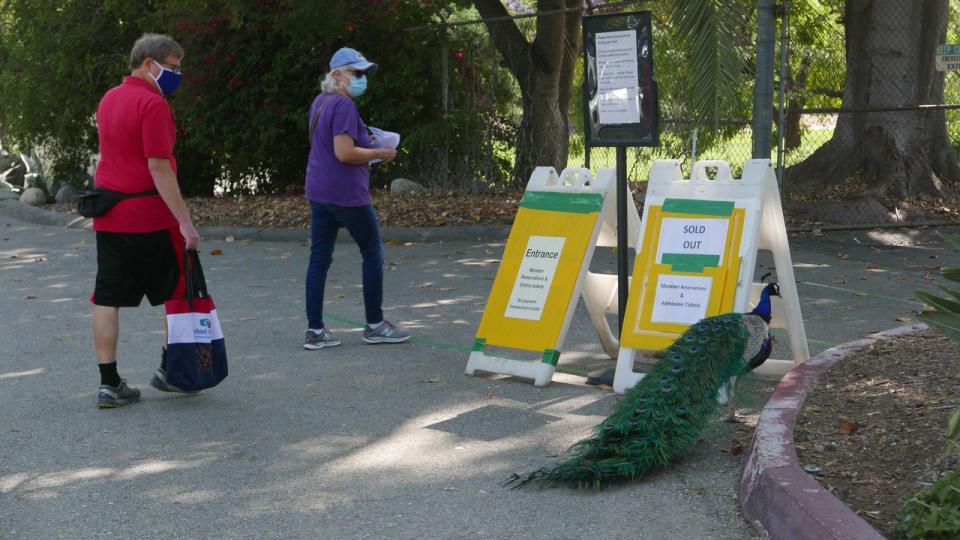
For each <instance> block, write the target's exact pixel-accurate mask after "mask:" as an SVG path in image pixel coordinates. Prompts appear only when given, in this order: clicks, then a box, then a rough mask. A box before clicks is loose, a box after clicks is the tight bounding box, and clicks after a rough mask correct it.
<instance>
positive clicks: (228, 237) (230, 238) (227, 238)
mask: <svg viewBox="0 0 960 540" xmlns="http://www.w3.org/2000/svg"><path fill="white" fill-rule="evenodd" d="M234 240H236V238H234V237H233V235H232V234H230V235H227V237H226V238H224V241H226V242H233V241H234Z"/></svg>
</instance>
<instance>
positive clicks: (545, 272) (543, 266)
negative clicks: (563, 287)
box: [504, 236, 566, 321]
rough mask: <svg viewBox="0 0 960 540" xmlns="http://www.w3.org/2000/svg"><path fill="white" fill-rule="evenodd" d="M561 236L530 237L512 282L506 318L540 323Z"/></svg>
mask: <svg viewBox="0 0 960 540" xmlns="http://www.w3.org/2000/svg"><path fill="white" fill-rule="evenodd" d="M565 241H566V238H564V237H563V236H531V237H530V239H529V240H528V241H527V249H526V251H524V252H523V260H522V261H521V262H520V271H519V272H517V279H516V281H514V282H513V292H511V293H510V300H509V301H508V302H507V311H506V313H504V316H505V317H513V318H515V319H527V320H530V321H539V320H540V317H542V316H543V307H544V305H545V304H546V303H547V296H548V295H549V293H550V285H551V284H552V283H553V276H554V274H556V271H557V262H558V261H560V254H561V253H562V252H563V243H564V242H565Z"/></svg>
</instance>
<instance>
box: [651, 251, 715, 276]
mask: <svg viewBox="0 0 960 540" xmlns="http://www.w3.org/2000/svg"><path fill="white" fill-rule="evenodd" d="M660 262H662V263H663V264H669V265H670V266H671V267H672V268H673V271H674V272H696V273H700V272H703V269H704V268H705V267H708V266H711V267H712V266H720V256H719V255H695V254H689V253H664V254H663V255H662V256H661V257H660Z"/></svg>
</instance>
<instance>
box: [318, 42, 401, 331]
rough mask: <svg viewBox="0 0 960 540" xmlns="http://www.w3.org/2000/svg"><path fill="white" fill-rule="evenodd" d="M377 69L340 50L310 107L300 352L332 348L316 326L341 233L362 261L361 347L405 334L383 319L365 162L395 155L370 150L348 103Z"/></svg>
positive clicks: (375, 227)
mask: <svg viewBox="0 0 960 540" xmlns="http://www.w3.org/2000/svg"><path fill="white" fill-rule="evenodd" d="M376 69H377V65H376V64H374V63H371V62H368V61H367V59H366V58H364V57H363V55H362V54H360V53H359V52H357V51H356V50H354V49H351V48H348V47H344V48H342V49H340V50H338V51H337V52H336V53H334V55H333V58H331V59H330V72H329V73H327V74H326V76H325V77H324V79H323V82H322V84H321V87H322V90H323V92H322V93H321V94H320V95H318V96H317V97H316V99H314V100H313V105H311V106H310V158H309V160H308V162H307V182H306V196H307V199H308V200H309V201H310V211H311V214H312V219H311V223H310V264H309V265H308V266H307V334H306V337H305V339H304V342H303V347H304V348H305V349H312V350H313V349H322V348H324V347H333V346H335V345H339V344H340V340H339V339H338V338H336V337H335V336H334V335H333V334H332V333H331V332H330V331H329V330H327V328H326V327H324V325H323V290H324V285H325V284H326V281H327V270H328V269H329V268H330V263H331V262H332V260H333V247H334V244H335V243H336V241H337V231H338V230H339V229H340V227H345V228H346V229H347V231H348V232H349V233H350V236H352V237H353V239H354V241H356V243H357V245H358V246H359V247H360V254H361V255H362V257H363V304H364V307H365V308H366V309H365V310H366V318H367V324H366V326H365V327H364V329H363V340H364V341H366V342H367V343H401V342H404V341H406V340H408V339H410V334H409V333H408V332H406V331H404V330H402V329H400V328H397V327H396V326H394V325H392V324H390V322H388V321H386V320H384V318H383V310H382V303H383V247H382V246H381V244H380V229H379V226H378V225H377V216H376V214H375V213H374V211H373V205H372V204H371V199H370V165H369V164H368V163H369V162H370V161H371V160H373V159H382V160H383V161H392V160H393V158H395V157H396V155H397V152H396V150H393V149H389V148H371V139H370V135H369V134H368V131H367V126H366V124H364V123H363V120H362V119H361V118H360V113H359V112H358V111H357V106H356V104H355V103H354V102H353V98H356V97H359V96H361V95H362V94H363V92H364V91H365V90H366V88H367V77H366V74H367V73H371V72H373V71H376Z"/></svg>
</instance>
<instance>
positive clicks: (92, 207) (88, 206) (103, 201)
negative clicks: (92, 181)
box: [77, 188, 160, 217]
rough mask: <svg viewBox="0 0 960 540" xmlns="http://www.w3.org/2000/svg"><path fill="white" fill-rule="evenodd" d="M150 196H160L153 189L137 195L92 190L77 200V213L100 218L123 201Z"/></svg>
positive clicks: (97, 189) (100, 189)
mask: <svg viewBox="0 0 960 540" xmlns="http://www.w3.org/2000/svg"><path fill="white" fill-rule="evenodd" d="M151 195H160V193H158V192H157V190H155V189H154V190H151V191H141V192H139V193H123V192H122V191H113V190H110V189H105V188H94V190H93V191H88V192H86V193H82V194H81V195H80V197H79V199H77V213H78V214H80V215H81V216H83V217H100V216H102V215H104V214H106V213H107V212H109V211H110V209H111V208H113V207H114V206H116V205H117V203H118V202H120V201H122V200H124V199H133V198H136V197H149V196H151Z"/></svg>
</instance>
